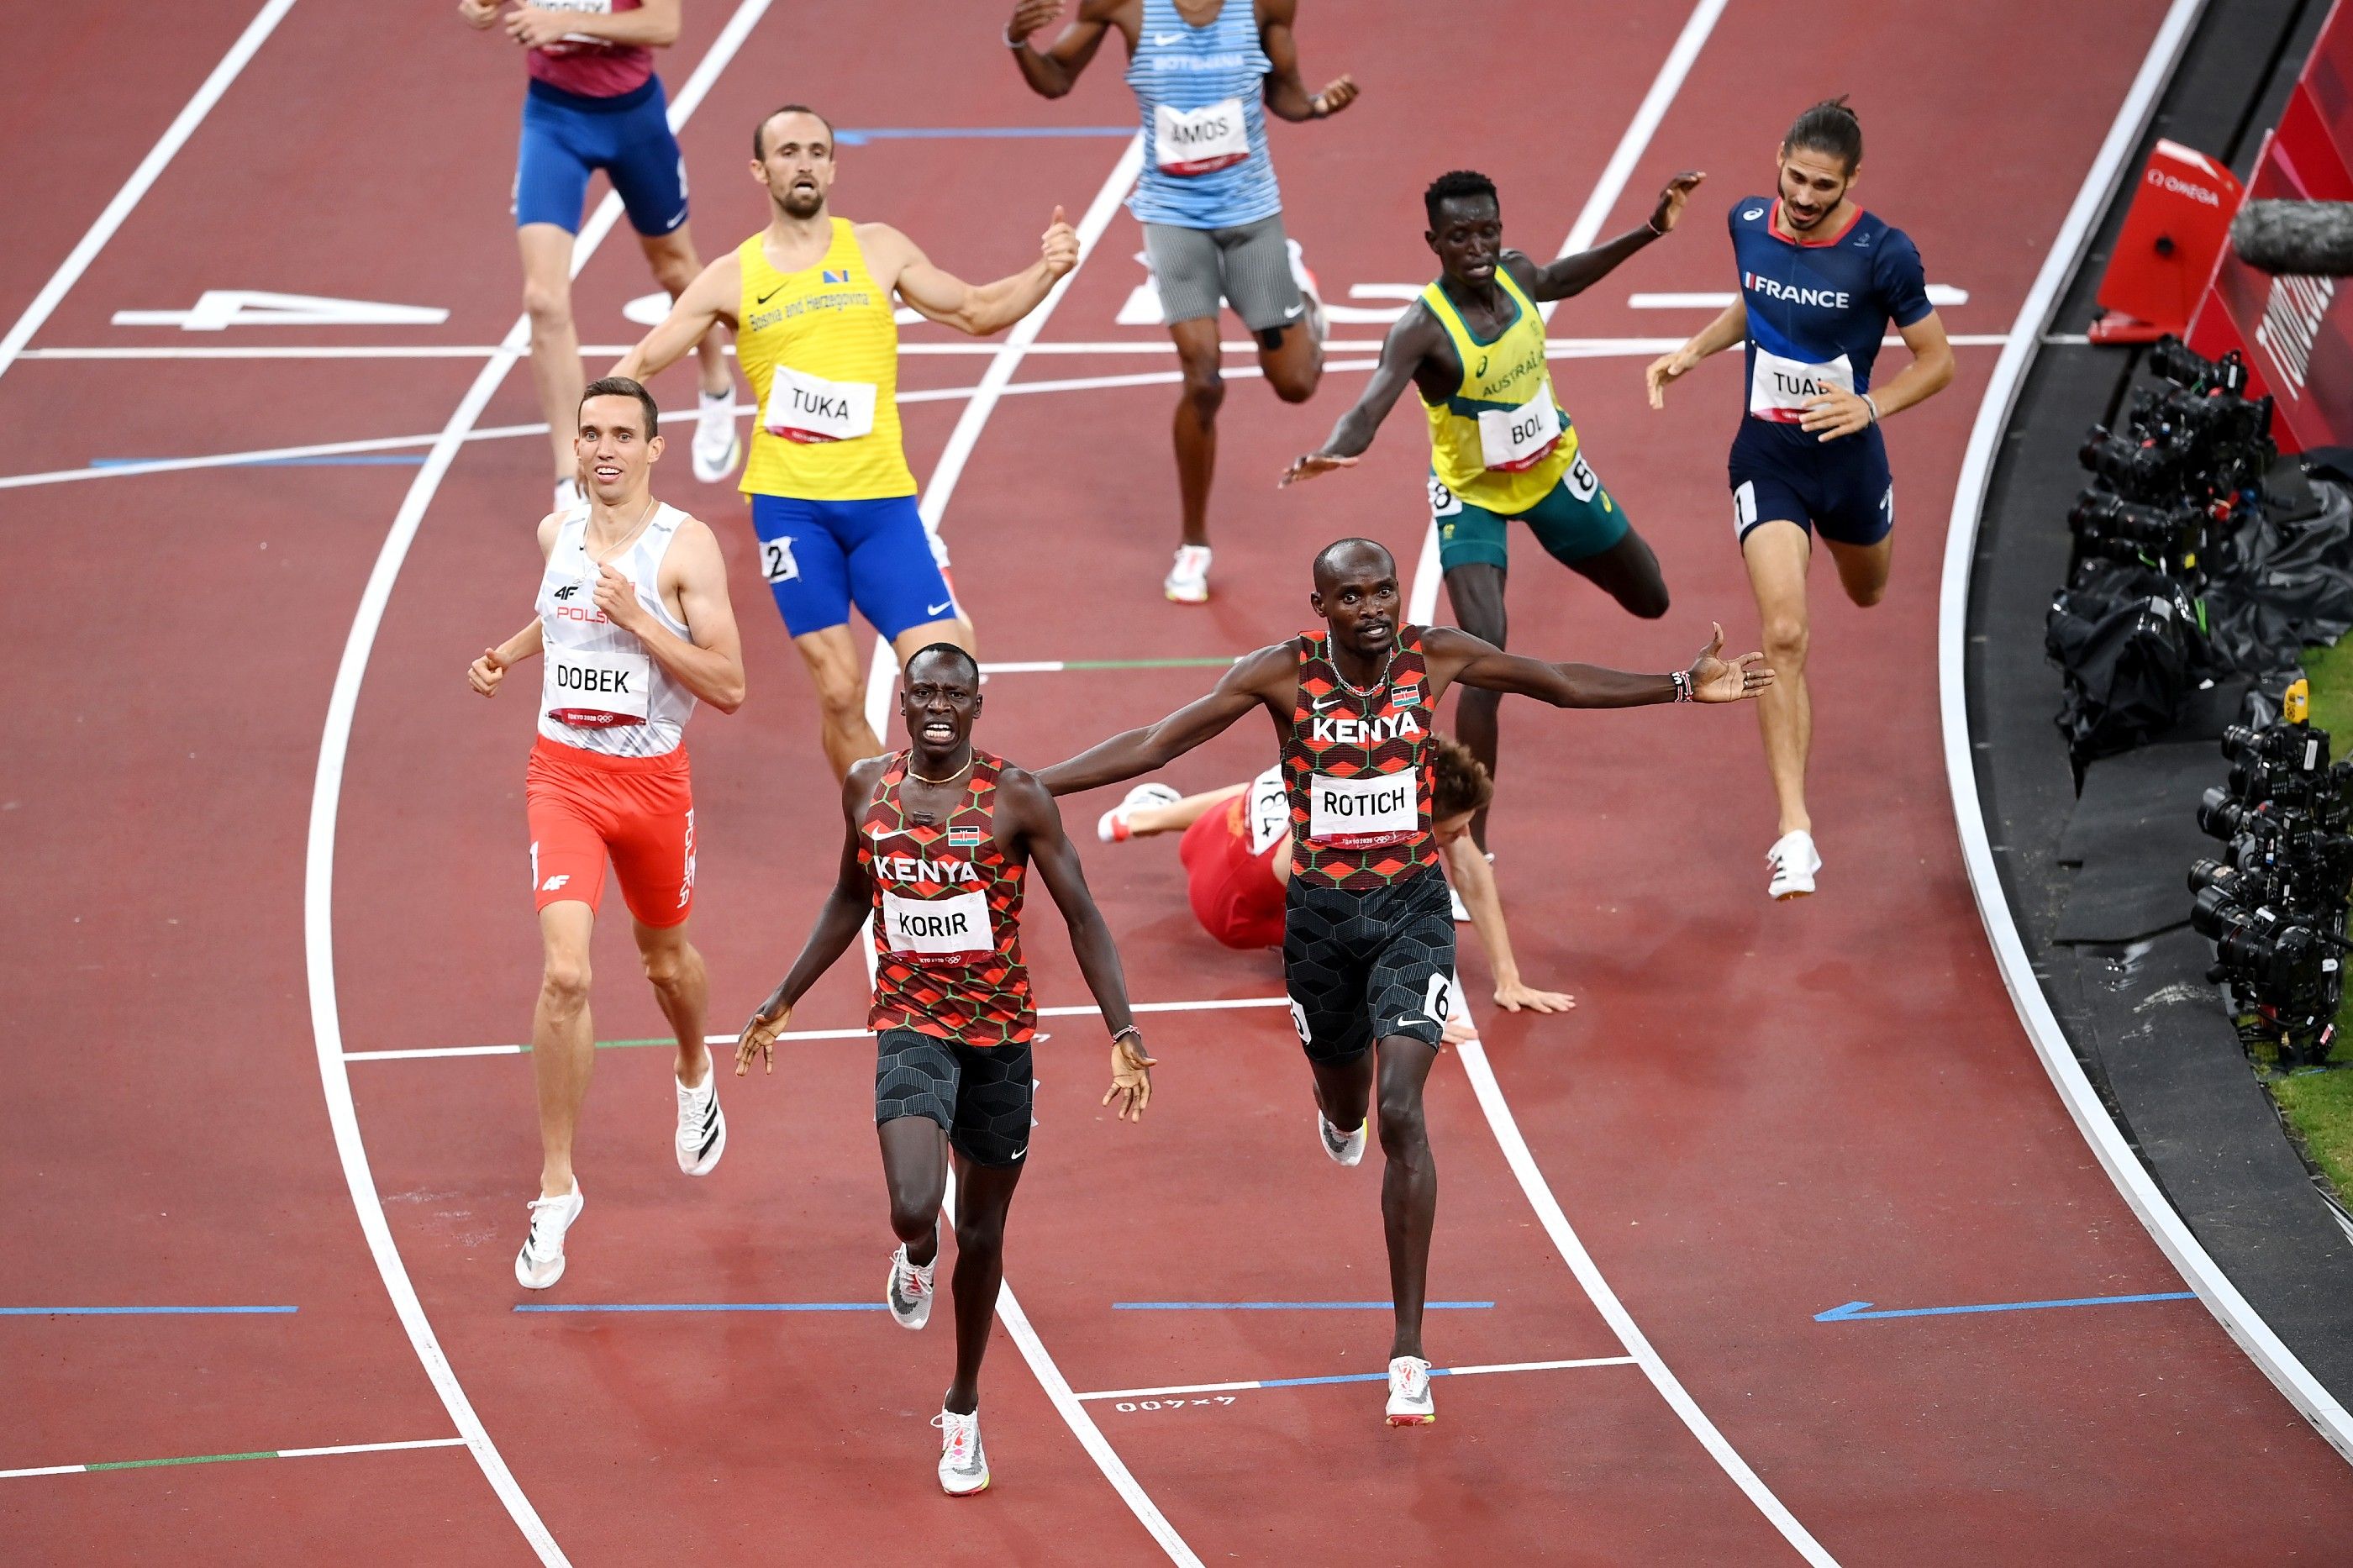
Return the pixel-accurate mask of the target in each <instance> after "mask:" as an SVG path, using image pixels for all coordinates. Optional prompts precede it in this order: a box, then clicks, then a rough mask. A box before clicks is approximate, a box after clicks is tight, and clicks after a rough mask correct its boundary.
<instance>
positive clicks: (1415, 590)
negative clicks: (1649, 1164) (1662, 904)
mask: <svg viewBox="0 0 2353 1568" xmlns="http://www.w3.org/2000/svg"><path fill="white" fill-rule="evenodd" d="M1724 6H1725V0H1700V3H1699V4H1698V5H1696V6H1694V8H1693V10H1692V14H1691V16H1690V18H1689V20H1687V21H1686V22H1684V24H1683V32H1682V33H1681V34H1680V35H1678V36H1677V37H1676V39H1675V45H1674V47H1673V48H1672V49H1671V50H1669V51H1668V54H1667V59H1666V63H1665V64H1664V65H1662V66H1661V67H1660V68H1659V74H1658V76H1657V78H1656V79H1653V80H1652V81H1651V89H1650V91H1649V92H1647V93H1645V94H1644V95H1643V97H1642V102H1641V107H1640V108H1639V109H1637V110H1635V113H1634V121H1633V123H1632V124H1630V125H1629V126H1628V127H1627V128H1626V134H1625V135H1624V136H1623V137H1621V138H1620V140H1619V143H1618V150H1617V151H1616V152H1615V153H1612V154H1611V155H1610V159H1609V166H1608V167H1607V168H1605V169H1604V170H1603V171H1602V174H1601V179H1600V182H1599V184H1596V185H1595V186H1594V188H1593V195H1591V196H1590V197H1588V199H1587V201H1586V204H1585V208H1584V210H1583V211H1582V212H1580V213H1578V214H1577V222H1576V223H1575V225H1573V226H1571V227H1570V229H1569V231H1568V237H1567V240H1565V241H1564V242H1563V243H1562V245H1561V247H1560V253H1561V254H1562V255H1563V256H1567V255H1570V254H1573V253H1574V252H1577V251H1579V250H1583V249H1585V248H1587V247H1589V246H1590V245H1591V244H1592V243H1593V240H1594V237H1595V236H1597V235H1598V234H1599V233H1600V231H1601V226H1602V224H1603V223H1604V222H1606V221H1608V219H1609V209H1610V208H1611V207H1612V206H1614V205H1617V201H1618V198H1619V196H1620V195H1621V194H1622V193H1623V192H1624V190H1625V187H1626V182H1627V180H1628V179H1629V178H1630V177H1631V176H1632V174H1633V172H1634V165H1635V163H1638V162H1640V161H1641V156H1642V153H1644V151H1645V150H1647V149H1648V147H1649V146H1650V142H1651V135H1652V134H1653V133H1654V132H1656V131H1657V130H1658V128H1659V122H1660V121H1662V119H1664V118H1665V116H1666V112H1667V108H1668V105H1670V104H1671V103H1672V102H1673V101H1674V98H1675V94H1676V93H1677V92H1678V91H1680V90H1681V89H1682V87H1683V79H1684V78H1686V77H1687V76H1689V75H1690V74H1691V68H1692V63H1693V62H1694V60H1696V59H1697V58H1699V51H1700V47H1701V46H1702V45H1704V44H1705V43H1706V42H1707V37H1708V34H1709V33H1710V32H1711V31H1713V30H1714V28H1715V22H1716V18H1717V17H1718V16H1722V15H1723V14H1724ZM1544 309H1545V313H1546V318H1547V319H1549V318H1550V314H1551V312H1550V310H1549V308H1544ZM1681 341H1682V340H1681V339H1677V340H1676V342H1681ZM1670 347H1672V345H1670ZM1662 352H1664V351H1662ZM1437 557H1438V551H1437V532H1436V530H1435V528H1433V529H1431V530H1430V532H1429V534H1428V535H1427V536H1426V537H1425V539H1424V541H1423V544H1422V552H1421V563H1420V565H1421V569H1419V570H1418V571H1417V572H1416V573H1415V574H1414V582H1413V586H1412V589H1411V592H1410V593H1409V595H1408V599H1409V603H1408V608H1407V618H1408V619H1409V620H1410V621H1413V622H1415V623H1417V624H1421V625H1427V624H1428V623H1429V621H1430V616H1431V613H1432V612H1433V611H1434V610H1435V609H1436V608H1437V605H1438V587H1439V581H1440V574H1439V572H1438V570H1437V566H1438V559H1437ZM1454 995H1455V998H1456V1000H1457V1002H1458V1003H1459V1004H1460V1005H1462V1006H1463V1007H1464V1008H1465V1016H1468V1003H1467V1002H1464V1001H1463V1000H1462V981H1461V976H1460V975H1457V976H1456V977H1455V981H1454ZM1456 1049H1457V1051H1458V1053H1459V1054H1460V1056H1461V1059H1462V1067H1463V1071H1464V1073H1465V1074H1466V1075H1467V1076H1468V1077H1469V1078H1470V1079H1471V1086H1472V1092H1473V1093H1475V1094H1476V1095H1477V1096H1478V1099H1479V1109H1480V1110H1481V1111H1482V1112H1483V1113H1484V1114H1485V1116H1486V1118H1487V1126H1488V1129H1489V1131H1492V1132H1493V1134H1494V1137H1495V1142H1496V1143H1497V1145H1498V1146H1499V1147H1501V1148H1502V1150H1503V1151H1504V1161H1505V1163H1508V1164H1509V1165H1510V1166H1511V1167H1512V1174H1513V1175H1514V1177H1516V1178H1517V1179H1518V1181H1519V1184H1520V1190H1521V1191H1522V1192H1523V1193H1524V1194H1526V1196H1527V1200H1528V1203H1529V1205H1530V1206H1532V1207H1533V1208H1535V1211H1536V1216H1537V1218H1539V1219H1540V1220H1542V1221H1543V1222H1544V1227H1545V1233H1546V1235H1547V1236H1549V1237H1551V1238H1552V1244H1553V1247H1554V1248H1555V1249H1556V1250H1557V1251H1558V1252H1559V1254H1560V1256H1561V1259H1562V1261H1564V1262H1565V1263H1567V1265H1568V1268H1569V1272H1570V1273H1572V1274H1574V1275H1576V1276H1577V1283H1578V1284H1579V1285H1580V1286H1582V1287H1584V1289H1585V1293H1586V1295H1587V1296H1588V1298H1589V1299H1591V1300H1592V1302H1593V1304H1594V1306H1595V1307H1596V1308H1598V1309H1599V1310H1600V1312H1601V1315H1602V1317H1603V1318H1604V1319H1606V1320H1607V1321H1609V1327H1610V1331H1612V1332H1613V1333H1615V1334H1616V1335H1617V1336H1618V1340H1619V1342H1620V1344H1622V1345H1624V1346H1625V1347H1626V1349H1627V1351H1628V1352H1630V1354H1631V1355H1632V1356H1633V1357H1634V1359H1635V1361H1636V1362H1637V1363H1639V1364H1640V1365H1641V1368H1642V1372H1643V1374H1644V1375H1645V1376H1647V1377H1648V1378H1649V1379H1650V1380H1651V1386H1652V1387H1654V1388H1656V1389H1657V1390H1658V1391H1659V1394H1660V1395H1661V1397H1662V1398H1664V1399H1665V1400H1666V1402H1667V1404H1668V1405H1669V1406H1670V1407H1671V1408H1672V1410H1673V1411H1674V1413H1675V1415H1677V1416H1678V1417H1680V1418H1681V1419H1682V1421H1683V1426H1685V1427H1686V1428H1688V1429H1689V1431H1690V1432H1691V1434H1692V1436H1694V1437H1696V1438H1698V1439H1699V1443H1700V1446H1701V1447H1704V1448H1705V1449H1706V1450H1707V1452H1708V1455H1709V1457H1710V1458H1714V1459H1715V1462H1716V1464H1717V1465H1718V1466H1720V1467H1721V1468H1723V1470H1724V1472H1725V1475H1727V1476H1729V1477H1731V1479H1732V1480H1733V1483H1734V1484H1735V1485H1736V1486H1737V1487H1739V1488H1740V1489H1741V1491H1742V1492H1743V1493H1744V1494H1745V1495H1746V1497H1747V1499H1748V1500H1749V1501H1750V1502H1751V1503H1752V1504H1754V1505H1755V1507H1756V1508H1757V1511H1758V1512H1760V1513H1762V1514H1763V1515H1764V1516H1765V1518H1766V1519H1767V1521H1769V1522H1770V1523H1771V1524H1772V1526H1773V1528H1774V1529H1775V1530H1777V1531H1780V1533H1781V1538H1782V1539H1783V1540H1785V1541H1787V1542H1788V1543H1789V1545H1790V1546H1791V1547H1792V1548H1794V1549H1795V1550H1796V1552H1798V1554H1799V1556H1800V1557H1802V1558H1804V1559H1805V1560H1806V1561H1807V1562H1808V1563H1811V1564H1814V1568H1836V1565H1837V1561H1838V1560H1837V1559H1836V1558H1834V1557H1832V1556H1831V1554H1830V1552H1828V1551H1826V1550H1825V1549H1824V1548H1823V1546H1822V1544H1821V1543H1820V1542H1818V1541H1816V1540H1815V1539H1814V1537H1813V1535H1812V1533H1811V1532H1810V1531H1808V1530H1807V1529H1806V1527H1805V1526H1804V1525H1802V1524H1800V1523H1799V1522H1798V1519H1797V1516H1796V1515H1795V1514H1793V1513H1791V1512H1790V1511H1789V1510H1788V1508H1787V1507H1786V1506H1785V1505H1784V1504H1783V1503H1782V1501H1781V1500H1780V1499H1779V1498H1778V1497H1776V1496H1775V1495H1774V1494H1773V1491H1772V1489H1771V1488H1769V1487H1767V1485H1766V1484H1765V1483H1764V1481H1763V1480H1762V1479H1759V1478H1758V1477H1757V1472H1756V1471H1755V1470H1754V1469H1752V1468H1749V1465H1748V1462H1747V1461H1746V1459H1744V1458H1741V1457H1740V1454H1739V1452H1738V1450H1736V1449H1735V1448H1734V1447H1733V1446H1732V1445H1731V1443H1729V1442H1728V1441H1726V1440H1725V1436H1724V1434H1723V1433H1721V1432H1719V1431H1718V1430H1716V1427H1715V1423H1714V1422H1713V1421H1711V1420H1709V1419H1708V1417H1707V1415H1706V1413H1705V1412H1704V1411H1703V1410H1701V1409H1700V1407H1699V1405H1698V1403H1697V1402H1696V1401H1694V1399H1693V1398H1692V1396H1691V1395H1690V1394H1689V1393H1687V1392H1686V1391H1685V1390H1684V1388H1683V1384H1682V1382H1681V1381H1680V1380H1678V1379H1677V1378H1676V1376H1675V1374H1674V1373H1672V1372H1671V1371H1670V1370H1668V1367H1667V1363H1666V1362H1665V1361H1664V1360H1662V1358H1661V1357H1660V1355H1659V1353H1658V1352H1657V1351H1656V1350H1654V1349H1653V1348H1652V1347H1651V1342H1650V1341H1649V1340H1648V1339H1647V1338H1645V1337H1644V1336H1643V1333H1642V1331H1641V1329H1640V1328H1639V1327H1637V1326H1636V1325H1635V1322H1634V1320H1633V1317H1632V1315H1631V1314H1630V1313H1629V1312H1628V1311H1627V1310H1626V1308H1625V1306H1624V1304H1623V1303H1622V1302H1620V1300H1618V1296H1617V1293H1616V1292H1615V1291H1613V1290H1612V1289H1610V1288H1609V1281H1608V1280H1607V1279H1603V1278H1602V1276H1601V1270H1600V1268H1599V1267H1597V1266H1596V1265H1595V1263H1594V1261H1593V1257H1592V1255H1591V1254H1590V1253H1588V1252H1587V1251H1586V1250H1585V1244H1584V1243H1583V1242H1582V1241H1580V1240H1578V1239H1577V1231H1576V1229H1575V1228H1574V1227H1573V1226H1570V1224H1569V1223H1568V1216H1567V1215H1566V1214H1563V1213H1562V1212H1561V1207H1560V1203H1559V1200H1558V1199H1556V1198H1555V1197H1554V1196H1553V1193H1552V1189H1551V1187H1550V1186H1548V1185H1547V1184H1546V1182H1545V1179H1544V1173H1543V1172H1542V1171H1540V1170H1538V1169H1537V1168H1536V1163H1535V1156H1533V1155H1532V1154H1530V1153H1529V1152H1528V1146H1527V1142H1526V1140H1525V1139H1524V1138H1522V1137H1521V1136H1520V1129H1519V1123H1518V1122H1517V1121H1515V1120H1514V1118H1513V1116H1512V1108H1511V1105H1510V1102H1508V1101H1507V1100H1504V1091H1503V1089H1502V1086H1500V1085H1499V1084H1498V1083H1497V1082H1496V1081H1495V1074H1494V1070H1493V1068H1491V1067H1490V1066H1489V1065H1488V1063H1487V1053H1486V1049H1485V1047H1483V1046H1482V1045H1481V1044H1480V1043H1479V1042H1478V1041H1477V1040H1475V1039H1474V1040H1472V1041H1469V1042H1467V1043H1465V1044H1463V1045H1461V1046H1459V1047H1456Z"/></svg>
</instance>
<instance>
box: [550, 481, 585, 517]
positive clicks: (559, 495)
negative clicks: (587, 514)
mask: <svg viewBox="0 0 2353 1568" xmlns="http://www.w3.org/2000/svg"><path fill="white" fill-rule="evenodd" d="M587 499H588V498H587V496H586V495H585V494H583V493H582V492H581V489H580V481H579V480H578V479H558V480H556V481H555V510H557V511H558V512H561V513H565V514H566V515H568V514H570V513H571V512H572V511H573V510H575V508H577V507H578V506H579V505H580V503H581V502H583V501H585V500H587Z"/></svg>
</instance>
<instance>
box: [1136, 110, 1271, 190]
mask: <svg viewBox="0 0 2353 1568" xmlns="http://www.w3.org/2000/svg"><path fill="white" fill-rule="evenodd" d="M1152 150H1153V154H1154V158H1155V162H1157V163H1159V165H1160V172H1161V173H1162V174H1179V175H1183V174H1208V172H1209V171H1210V170H1212V169H1223V168H1227V167H1229V166H1230V165H1232V164H1235V163H1240V162H1241V161H1242V160H1243V159H1245V158H1247V157H1249V156H1250V131H1249V129H1248V128H1247V127H1246V126H1245V125H1244V123H1243V121H1242V100H1240V99H1239V98H1228V99H1221V100H1219V101H1218V102H1216V103H1212V104H1208V105H1207V106H1205V107H1203V108H1200V109H1171V108H1169V107H1168V106H1167V105H1166V104H1165V103H1161V104H1155V105H1154V106H1153V110H1152Z"/></svg>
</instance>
